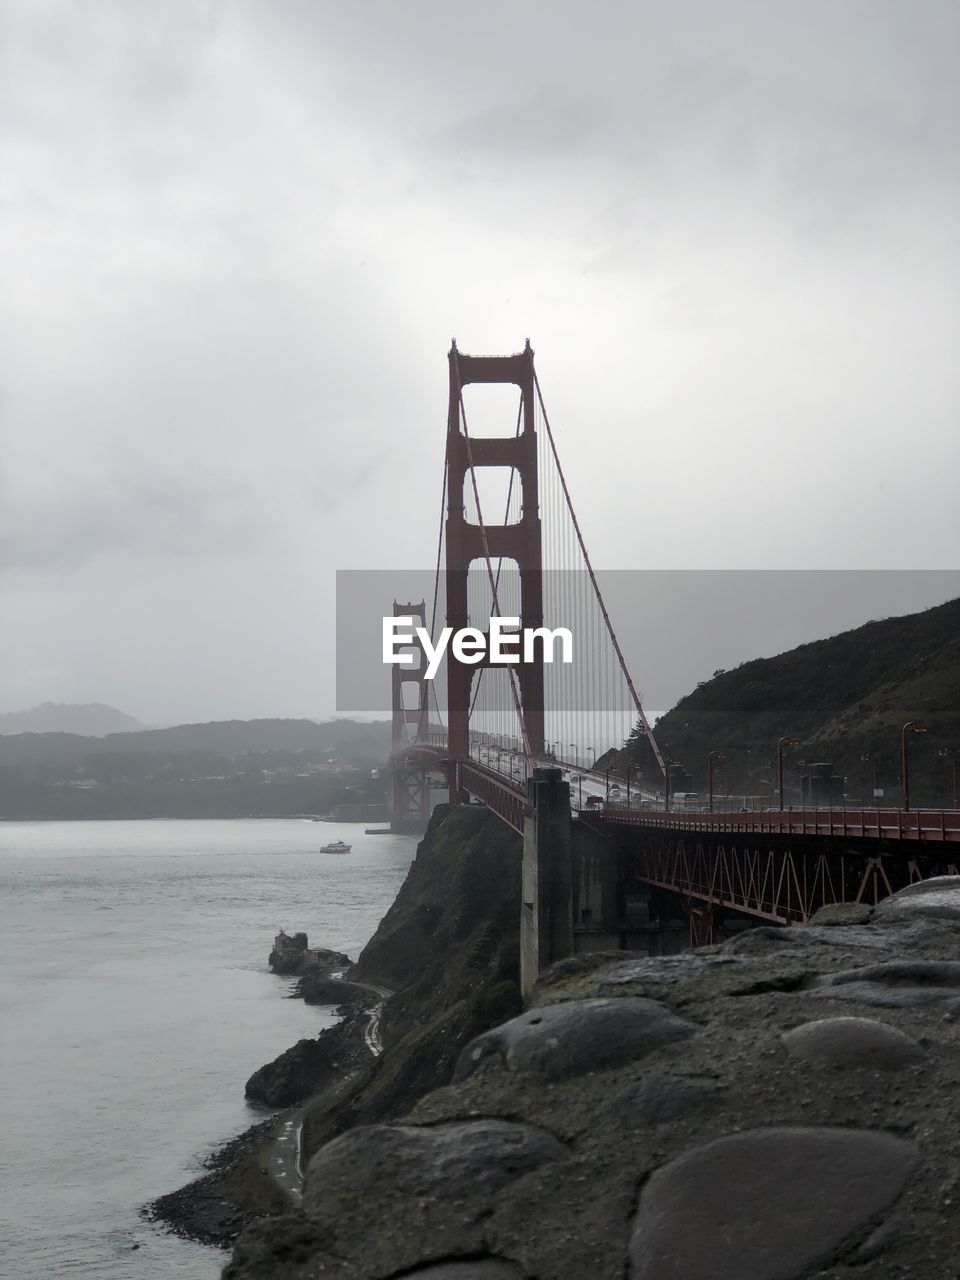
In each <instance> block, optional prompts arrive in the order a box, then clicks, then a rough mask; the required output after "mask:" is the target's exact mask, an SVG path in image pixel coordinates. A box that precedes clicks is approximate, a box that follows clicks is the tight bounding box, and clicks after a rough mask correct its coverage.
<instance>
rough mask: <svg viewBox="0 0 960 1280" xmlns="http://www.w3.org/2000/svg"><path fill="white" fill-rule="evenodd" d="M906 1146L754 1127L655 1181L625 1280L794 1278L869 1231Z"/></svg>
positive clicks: (907, 1165) (906, 1160) (906, 1162)
mask: <svg viewBox="0 0 960 1280" xmlns="http://www.w3.org/2000/svg"><path fill="white" fill-rule="evenodd" d="M916 1158H917V1150H916V1148H915V1147H914V1146H913V1144H912V1143H909V1142H905V1141H903V1140H902V1139H900V1138H894V1137H891V1136H890V1135H889V1134H886V1133H875V1132H872V1131H870V1130H863V1129H860V1130H857V1129H753V1130H749V1131H748V1132H746V1133H739V1134H733V1135H730V1136H728V1137H724V1138H718V1139H716V1140H715V1141H713V1142H707V1143H704V1144H703V1145H702V1146H698V1147H694V1148H692V1149H691V1150H689V1151H686V1152H684V1153H683V1155H681V1156H678V1157H677V1158H676V1159H675V1160H672V1161H670V1163H669V1164H666V1165H664V1166H662V1167H661V1168H660V1169H657V1170H656V1172H654V1173H653V1174H652V1175H651V1177H650V1179H649V1181H648V1182H647V1183H646V1185H645V1186H644V1188H643V1191H642V1193H641V1196H640V1204H639V1207H638V1210H637V1215H636V1218H635V1220H634V1226H633V1231H632V1233H631V1238H630V1265H631V1270H630V1277H631V1280H746V1278H747V1277H749V1280H794V1278H795V1277H800V1276H804V1275H806V1274H807V1273H808V1271H809V1270H810V1269H811V1268H813V1267H814V1266H818V1265H823V1264H824V1263H826V1262H828V1261H830V1259H832V1258H833V1257H834V1256H835V1255H836V1253H837V1252H838V1250H839V1249H840V1248H841V1247H842V1246H844V1245H846V1244H847V1243H848V1242H849V1243H855V1242H856V1241H857V1239H858V1238H859V1237H860V1236H863V1235H865V1234H866V1233H867V1231H868V1229H869V1228H871V1227H872V1226H874V1225H875V1220H876V1218H877V1216H878V1215H879V1214H881V1213H883V1211H884V1210H886V1209H887V1208H889V1206H890V1205H892V1204H893V1202H894V1201H895V1200H896V1198H897V1197H898V1196H899V1194H900V1192H901V1191H902V1190H903V1187H904V1185H905V1184H906V1181H907V1178H908V1176H909V1174H910V1172H911V1169H912V1167H913V1165H914V1163H915V1161H916Z"/></svg>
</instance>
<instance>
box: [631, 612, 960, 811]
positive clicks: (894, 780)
mask: <svg viewBox="0 0 960 1280" xmlns="http://www.w3.org/2000/svg"><path fill="white" fill-rule="evenodd" d="M909 720H920V721H922V722H923V723H924V724H926V725H927V728H928V731H927V732H926V733H924V734H916V735H911V740H910V759H911V782H912V791H913V798H914V799H915V800H916V801H918V802H919V803H926V804H950V803H952V773H951V767H950V760H949V759H945V758H943V757H942V756H940V755H939V754H938V752H939V750H940V749H941V748H943V747H955V748H957V749H958V750H960V600H951V601H949V602H948V603H947V604H943V605H939V606H938V607H936V608H934V609H927V610H925V611H924V612H923V613H916V614H910V615H908V616H907V617H902V618H887V619H885V620H883V621H879V622H868V623H867V624H866V625H865V626H862V627H857V628H856V629H855V630H853V631H846V632H844V633H843V634H841V635H837V636H831V637H830V638H829V639H825V640H817V641H814V642H813V643H810V644H804V645H800V646H799V647H798V648H796V649H791V650H789V651H788V652H787V653H782V654H778V655H777V656H776V657H773V658H757V659H755V660H753V661H750V662H744V663H743V664H742V665H741V666H739V667H737V668H736V669H735V670H732V671H718V672H716V673H715V674H714V677H713V679H711V680H708V681H705V682H704V683H703V684H701V685H700V686H698V687H697V688H696V689H695V690H694V691H693V692H692V693H690V694H688V695H687V696H686V697H685V698H681V699H680V701H679V702H678V703H677V705H676V706H675V707H674V708H673V709H672V710H671V711H669V712H667V714H666V715H664V716H662V717H661V718H660V719H659V720H658V721H657V724H656V727H655V732H656V737H657V741H658V742H659V744H660V747H661V750H662V751H663V753H664V755H665V756H667V757H668V758H672V759H675V760H678V761H680V762H681V763H682V764H683V765H684V766H685V768H686V770H687V773H688V775H689V777H690V779H691V787H692V789H695V790H698V791H703V790H705V788H706V762H707V756H708V754H709V753H710V752H711V751H713V750H722V751H723V752H725V753H726V757H727V758H726V760H725V761H724V762H723V766H722V768H723V770H724V772H725V775H726V779H725V785H726V787H727V788H728V789H729V791H730V793H731V794H732V793H741V794H763V793H764V792H769V791H770V790H771V789H772V786H773V784H774V778H775V767H774V762H775V759H776V749H777V748H776V744H777V739H778V738H780V737H781V736H786V735H789V736H791V737H796V738H798V739H799V742H798V744H797V745H796V746H795V747H791V748H789V749H788V754H787V756H786V760H787V764H788V771H789V772H790V773H796V771H797V770H796V764H797V762H798V761H799V760H805V761H807V762H811V763H812V762H814V761H830V762H832V763H833V765H834V767H835V771H836V772H837V773H839V774H842V775H844V776H845V777H846V779H847V786H846V791H847V795H848V796H849V797H851V798H863V799H864V801H865V802H866V803H872V791H873V769H874V764H876V767H877V778H878V782H879V784H880V786H882V787H883V788H884V790H885V793H886V798H888V799H891V800H894V801H895V800H896V799H897V798H898V795H899V785H900V729H901V727H902V726H903V725H904V724H905V723H906V722H907V721H909ZM630 752H631V754H632V755H633V756H634V758H636V759H638V760H640V761H641V762H642V764H643V765H644V773H645V776H649V777H650V778H653V777H654V773H655V766H654V763H653V758H652V754H651V753H650V752H649V747H647V746H646V744H645V743H640V742H638V741H636V740H635V739H634V740H633V741H632V745H631V747H630ZM864 755H869V756H870V757H871V758H870V759H869V760H867V761H864V760H863V759H862V757H863V756H864ZM621 763H622V761H621ZM648 771H649V772H648ZM718 777H719V775H718ZM718 789H719V790H722V789H723V785H720V786H719V787H718Z"/></svg>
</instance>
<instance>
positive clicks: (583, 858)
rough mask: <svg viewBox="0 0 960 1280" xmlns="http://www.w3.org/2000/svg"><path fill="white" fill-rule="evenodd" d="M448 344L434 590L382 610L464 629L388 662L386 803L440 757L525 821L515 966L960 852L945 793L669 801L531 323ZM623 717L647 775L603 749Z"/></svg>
mask: <svg viewBox="0 0 960 1280" xmlns="http://www.w3.org/2000/svg"><path fill="white" fill-rule="evenodd" d="M448 364H449V401H448V414H447V426H446V451H445V457H444V467H443V484H442V497H441V503H440V521H439V532H438V538H437V556H436V566H435V573H434V591H433V598H432V600H429V601H427V600H422V601H418V602H408V603H401V602H397V601H395V602H394V605H393V613H394V616H395V618H396V619H404V618H405V619H407V620H412V622H413V624H414V625H415V626H419V627H422V629H423V633H424V634H425V635H426V636H429V638H430V642H431V644H432V645H434V646H435V645H436V642H437V639H438V636H439V634H440V630H441V628H448V629H449V631H448V636H449V635H453V636H457V635H465V636H466V637H467V640H468V648H464V647H461V649H460V650H459V653H458V652H455V651H454V650H453V649H450V648H448V649H447V651H446V655H445V660H444V661H445V672H444V673H442V675H441V677H440V680H438V679H428V678H427V674H426V672H427V667H428V663H427V655H426V652H425V647H424V644H423V643H422V641H417V640H414V641H413V642H412V643H411V644H410V645H409V646H408V652H409V654H410V658H409V661H410V662H411V664H412V665H408V666H400V665H395V666H394V667H393V756H392V804H393V821H394V824H395V826H396V827H397V828H398V829H404V828H406V829H411V828H413V827H416V826H417V825H419V826H420V827H422V826H423V825H424V824H425V822H426V820H427V818H428V817H429V812H430V807H431V784H432V783H433V784H435V783H436V780H437V779H438V778H442V780H443V782H444V784H445V785H446V787H447V790H448V794H449V799H450V801H451V803H453V804H468V803H471V802H472V803H479V804H482V805H485V806H486V807H487V808H489V809H490V810H491V811H492V812H493V813H494V814H496V815H497V817H498V818H499V819H500V820H501V821H502V822H504V823H506V824H507V825H508V826H509V827H511V828H512V829H513V830H514V831H516V832H517V833H518V834H520V835H521V836H522V837H523V842H524V855H523V859H524V865H523V890H522V898H523V901H522V904H521V935H522V937H521V950H522V966H523V975H522V978H523V984H524V986H525V988H527V989H529V987H530V986H531V985H532V982H533V981H534V980H535V978H536V974H537V972H538V971H539V969H540V968H542V967H543V966H544V965H545V964H547V963H550V962H552V961H553V960H556V959H559V958H562V957H563V956H567V955H570V954H573V953H575V952H577V951H581V950H596V949H598V948H603V947H609V946H624V945H629V944H630V937H631V934H635V935H636V936H638V937H641V938H647V939H649V937H650V936H651V927H650V921H651V918H652V913H657V915H656V918H660V917H661V916H662V915H663V913H664V912H666V913H667V914H669V915H672V916H673V918H674V919H677V920H682V921H683V922H684V924H685V927H686V930H687V938H688V940H689V943H690V945H693V946H697V945H704V944H709V943H712V942H714V941H716V940H717V939H718V937H720V936H722V935H723V932H724V930H725V929H726V928H736V927H738V926H739V927H742V926H743V925H744V924H745V923H749V922H750V921H753V922H754V923H756V922H757V921H758V920H762V921H766V922H772V923H775V924H781V925H792V924H800V923H804V922H805V921H807V920H809V919H810V917H811V916H812V915H813V914H814V913H815V912H816V911H817V910H819V909H820V908H821V907H824V906H828V905H830V904H835V903H841V902H856V903H875V902H876V901H878V900H879V899H880V898H882V897H884V896H886V895H887V894H889V893H892V892H894V891H895V890H897V889H899V888H902V887H903V886H905V885H907V884H910V883H912V882H914V881H915V880H918V879H924V878H927V877H929V876H933V875H939V874H948V873H949V874H955V873H956V866H957V861H958V858H960V812H958V811H955V810H919V811H918V810H910V809H907V808H902V809H875V808H871V809H867V808H859V809H848V808H842V807H839V808H827V809H824V808H818V809H811V808H804V809H788V808H784V807H783V805H782V787H781V792H780V794H781V800H780V806H779V807H776V808H773V809H770V808H766V809H762V810H760V811H756V810H748V811H741V812H730V811H728V810H725V809H721V808H720V807H719V806H717V807H716V809H715V810H713V809H712V810H711V811H707V812H702V811H698V812H682V811H677V810H676V806H675V805H673V804H671V787H670V783H671V768H672V765H671V762H670V761H668V760H665V758H664V755H663V753H662V752H661V750H660V747H659V745H658V743H657V740H656V735H655V733H654V731H653V728H652V727H651V725H650V723H649V721H648V719H647V716H646V714H645V712H644V708H643V705H642V702H641V697H640V695H639V693H638V692H637V688H636V685H635V684H634V681H633V678H632V676H631V673H630V671H629V669H628V666H627V662H626V660H625V657H624V653H623V650H622V648H621V645H620V643H619V641H618V638H617V633H616V630H615V623H614V619H613V618H611V616H610V613H609V611H608V608H607V606H606V604H605V602H604V597H603V592H602V590H601V585H600V580H599V578H598V575H597V573H596V572H595V570H594V567H593V564H592V562H591V560H590V556H589V554H588V550H587V545H586V542H585V539H584V535H583V531H582V529H581V525H580V522H579V520H578V518H577V514H576V511H575V508H574V504H573V500H572V497H571V493H570V488H569V486H568V483H567V478H566V476H565V475H564V471H563V467H562V465H561V459H560V455H559V452H558V449H557V443H556V438H555V435H554V431H553V428H552V426H551V422H550V418H549V416H548V414H547V410H546V406H545V403H544V397H543V394H542V392H541V388H540V383H539V380H538V378H537V373H536V368H535V364H534V353H533V351H532V349H531V347H530V343H529V341H528V342H527V344H526V347H525V348H524V350H523V351H522V352H520V353H518V354H513V355H506V356H476V355H467V354H464V353H463V352H460V351H459V350H458V349H457V346H456V343H454V344H453V345H452V347H451V350H450V352H449V356H448ZM493 386H496V387H498V388H500V390H501V393H502V392H503V391H504V390H505V391H506V392H507V395H508V397H510V399H509V400H507V401H505V399H504V397H503V395H502V394H499V395H498V398H497V404H498V405H499V406H502V405H503V404H504V403H510V404H511V405H512V404H513V402H514V401H513V397H515V403H516V416H515V417H514V416H513V411H512V409H511V413H510V419H509V421H508V420H506V419H505V418H504V419H503V421H502V425H500V424H499V423H498V424H497V430H499V432H500V433H499V434H493V433H491V432H490V430H489V426H490V421H489V415H487V416H485V417H484V416H483V415H482V414H481V415H479V416H480V418H481V419H482V423H481V425H482V427H484V428H486V429H485V430H478V429H477V420H476V419H475V417H474V410H473V398H474V397H475V396H476V394H477V391H476V389H477V388H490V387H493ZM561 629H565V630H566V631H568V632H569V633H570V636H571V637H572V660H571V661H564V660H563V656H564V655H563V653H562V652H559V650H562V643H561V642H560V640H559V639H558V636H557V634H556V633H557V632H558V631H560V630H561ZM493 632H499V633H500V635H501V636H503V635H509V634H511V633H514V632H515V634H516V641H515V644H513V646H512V649H511V652H512V654H514V655H516V657H517V658H518V659H519V658H520V657H521V656H524V655H525V656H527V657H528V658H529V660H526V661H520V660H517V661H505V660H502V659H503V647H502V646H501V655H500V656H501V660H500V661H497V660H496V656H495V655H496V645H495V644H492V643H491V642H492V641H493V640H495V639H496V637H495V636H493V635H492V633H493ZM525 636H529V637H530V642H529V644H530V647H529V650H527V649H526V647H525V646H526V643H527V642H526V641H525V640H524V641H523V645H521V639H522V637H525ZM521 648H523V654H521ZM444 677H445V678H444ZM441 682H442V683H441ZM438 684H441V687H442V688H443V689H444V692H445V696H444V698H443V699H441V697H440V695H439V693H438ZM631 734H632V735H633V740H634V741H635V742H639V743H641V744H643V747H644V750H645V752H646V755H647V759H648V760H650V761H652V762H653V768H652V772H653V774H654V778H653V782H652V783H651V782H650V780H649V777H647V778H644V777H643V775H640V776H633V774H632V771H631V769H630V768H627V769H626V770H625V774H626V776H619V777H618V776H617V772H619V770H618V771H617V772H615V770H614V769H613V768H612V767H610V766H609V765H607V761H608V760H610V759H613V758H614V757H612V756H610V752H611V750H612V749H619V748H622V746H623V744H624V742H625V741H626V739H627V738H628V736H630V735H631ZM605 766H606V767H605ZM650 772H651V770H649V769H648V770H647V773H648V774H649V773H650ZM641 945H643V943H642V942H641Z"/></svg>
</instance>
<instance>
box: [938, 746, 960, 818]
mask: <svg viewBox="0 0 960 1280" xmlns="http://www.w3.org/2000/svg"><path fill="white" fill-rule="evenodd" d="M937 755H938V756H942V757H943V758H944V759H945V760H952V761H953V807H954V808H955V809H957V808H960V797H958V796H957V748H956V747H941V748H940V750H939V751H938V752H937Z"/></svg>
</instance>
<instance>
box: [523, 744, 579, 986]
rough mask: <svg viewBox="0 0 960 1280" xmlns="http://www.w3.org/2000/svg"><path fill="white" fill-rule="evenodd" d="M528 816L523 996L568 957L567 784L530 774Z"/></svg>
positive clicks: (545, 770)
mask: <svg viewBox="0 0 960 1280" xmlns="http://www.w3.org/2000/svg"><path fill="white" fill-rule="evenodd" d="M527 786H528V800H529V803H530V808H531V810H532V813H531V816H529V817H527V818H525V819H524V824H523V893H522V903H521V907H520V988H521V990H522V992H523V994H524V996H527V995H529V994H530V992H531V991H532V990H533V984H534V983H535V982H536V980H537V975H538V974H539V973H540V971H541V970H542V969H545V968H546V967H547V965H549V964H552V963H553V962H554V960H562V959H563V958H564V957H565V956H569V955H572V954H573V871H572V860H571V830H570V784H569V783H568V782H564V780H563V774H562V772H561V771H560V770H559V769H555V768H551V767H541V768H536V769H534V771H533V776H532V777H531V778H530V780H529V782H528V784H527Z"/></svg>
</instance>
